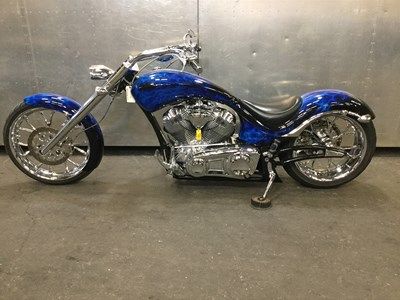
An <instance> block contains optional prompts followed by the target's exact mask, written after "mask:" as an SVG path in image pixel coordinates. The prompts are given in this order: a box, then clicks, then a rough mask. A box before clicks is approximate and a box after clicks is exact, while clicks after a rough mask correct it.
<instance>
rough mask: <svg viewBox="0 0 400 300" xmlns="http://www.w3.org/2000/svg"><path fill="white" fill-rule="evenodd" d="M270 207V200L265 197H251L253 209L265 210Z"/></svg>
mask: <svg viewBox="0 0 400 300" xmlns="http://www.w3.org/2000/svg"><path fill="white" fill-rule="evenodd" d="M271 205H272V201H271V199H269V198H267V197H265V198H264V197H260V196H253V197H251V206H252V207H253V208H255V209H267V208H270V207H271Z"/></svg>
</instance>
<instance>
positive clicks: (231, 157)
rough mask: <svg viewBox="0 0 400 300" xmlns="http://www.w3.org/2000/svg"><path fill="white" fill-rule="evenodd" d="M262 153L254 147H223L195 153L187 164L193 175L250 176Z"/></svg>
mask: <svg viewBox="0 0 400 300" xmlns="http://www.w3.org/2000/svg"><path fill="white" fill-rule="evenodd" d="M259 158H260V153H259V152H258V150H257V149H256V148H254V147H243V148H242V147H237V146H231V147H221V148H216V149H205V150H204V151H200V152H198V153H196V154H194V155H193V156H192V157H191V158H190V159H189V160H188V161H187V163H186V164H185V168H186V171H187V174H188V175H190V176H193V177H202V176H223V177H230V178H248V177H250V176H251V175H252V174H253V173H254V172H255V170H256V168H257V164H258V160H259Z"/></svg>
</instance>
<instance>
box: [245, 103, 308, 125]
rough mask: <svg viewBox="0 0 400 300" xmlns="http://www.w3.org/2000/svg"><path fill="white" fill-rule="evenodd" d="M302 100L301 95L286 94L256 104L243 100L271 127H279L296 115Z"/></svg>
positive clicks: (248, 108)
mask: <svg viewBox="0 0 400 300" xmlns="http://www.w3.org/2000/svg"><path fill="white" fill-rule="evenodd" d="M302 102H303V101H302V99H301V97H299V96H292V97H286V96H285V97H275V98H271V99H268V100H267V101H266V104H258V103H257V104H256V103H251V102H249V101H246V100H242V105H243V108H244V109H246V110H247V111H248V112H249V113H250V114H251V115H252V116H253V117H254V118H256V119H257V120H258V121H260V122H261V123H262V124H263V125H265V126H266V127H268V128H271V129H277V128H279V127H280V126H281V125H283V124H284V123H285V122H286V121H288V120H290V118H292V117H293V116H295V115H296V113H297V112H298V111H299V110H300V107H301V104H302Z"/></svg>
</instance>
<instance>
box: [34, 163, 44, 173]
mask: <svg viewBox="0 0 400 300" xmlns="http://www.w3.org/2000/svg"><path fill="white" fill-rule="evenodd" d="M41 166H43V164H42V163H40V164H39V165H37V166H36V170H35V173H34V174H36V173H37V172H39V170H40V167H41Z"/></svg>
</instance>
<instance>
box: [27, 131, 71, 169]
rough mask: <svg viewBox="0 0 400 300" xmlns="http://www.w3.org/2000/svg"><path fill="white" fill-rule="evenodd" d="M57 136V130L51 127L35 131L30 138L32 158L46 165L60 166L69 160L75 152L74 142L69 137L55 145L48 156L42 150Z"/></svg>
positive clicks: (29, 144) (29, 146)
mask: <svg viewBox="0 0 400 300" xmlns="http://www.w3.org/2000/svg"><path fill="white" fill-rule="evenodd" d="M56 134H57V130H56V129H54V128H50V127H40V128H37V129H36V130H34V131H33V132H32V133H31V135H30V136H29V138H28V149H29V151H31V153H32V156H33V157H34V158H36V159H37V160H38V161H39V162H41V163H43V164H46V165H51V166H52V165H59V164H62V163H64V162H66V161H67V160H68V158H69V157H70V156H71V155H72V152H73V151H74V148H73V146H74V145H73V140H72V139H71V138H70V137H67V138H66V139H65V140H64V141H61V142H60V143H58V144H57V145H55V146H54V147H53V148H52V149H51V150H50V151H49V152H48V153H47V154H46V155H43V154H41V152H40V150H41V149H42V148H43V147H44V146H45V145H46V144H47V143H48V142H50V140H51V139H52V138H53V137H54V136H55V135H56Z"/></svg>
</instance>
